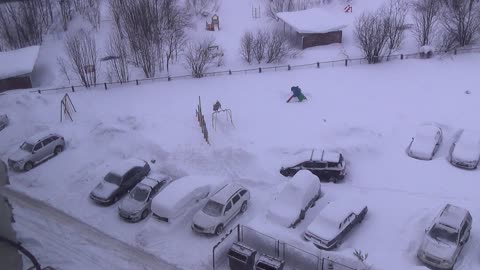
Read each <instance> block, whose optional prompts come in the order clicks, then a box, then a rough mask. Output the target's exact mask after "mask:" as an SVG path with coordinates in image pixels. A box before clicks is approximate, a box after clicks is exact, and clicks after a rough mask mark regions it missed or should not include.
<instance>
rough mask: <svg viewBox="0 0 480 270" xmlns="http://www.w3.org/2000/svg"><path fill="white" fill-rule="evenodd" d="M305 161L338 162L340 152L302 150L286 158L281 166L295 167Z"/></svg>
mask: <svg viewBox="0 0 480 270" xmlns="http://www.w3.org/2000/svg"><path fill="white" fill-rule="evenodd" d="M312 151H313V155H312ZM307 160H319V161H327V162H339V161H340V152H337V151H330V150H322V149H308V150H303V151H300V152H297V153H296V154H294V155H292V156H288V157H287V158H286V159H285V160H283V161H282V166H284V167H289V166H295V165H298V164H300V163H302V162H305V161H307Z"/></svg>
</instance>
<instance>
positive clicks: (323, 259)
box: [321, 258, 325, 270]
mask: <svg viewBox="0 0 480 270" xmlns="http://www.w3.org/2000/svg"><path fill="white" fill-rule="evenodd" d="M324 262H325V258H322V268H321V269H322V270H323V263H324Z"/></svg>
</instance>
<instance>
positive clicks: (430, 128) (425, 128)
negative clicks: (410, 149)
mask: <svg viewBox="0 0 480 270" xmlns="http://www.w3.org/2000/svg"><path fill="white" fill-rule="evenodd" d="M438 131H440V132H441V129H440V128H439V127H437V126H434V125H421V126H420V127H418V129H417V132H416V133H415V138H428V139H433V138H434V137H435V135H436V134H437V132H438Z"/></svg>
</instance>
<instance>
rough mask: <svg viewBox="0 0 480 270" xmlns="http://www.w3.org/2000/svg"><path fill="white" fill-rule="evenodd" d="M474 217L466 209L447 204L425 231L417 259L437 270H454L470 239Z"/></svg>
mask: <svg viewBox="0 0 480 270" xmlns="http://www.w3.org/2000/svg"><path fill="white" fill-rule="evenodd" d="M471 229H472V216H471V215H470V212H469V211H468V210H466V209H464V208H461V207H458V206H454V205H451V204H447V205H446V206H445V207H444V208H443V209H442V211H441V212H440V214H439V215H438V216H437V217H436V218H435V219H434V220H433V223H432V225H430V227H429V228H428V229H426V230H425V236H424V238H423V241H422V243H421V244H420V247H419V249H418V251H417V257H418V259H419V260H420V261H422V262H423V263H424V264H425V265H427V266H430V267H434V268H435V269H453V267H454V265H455V262H456V261H457V258H458V255H459V254H460V252H461V251H462V249H463V247H464V245H465V244H466V243H467V241H468V239H469V238H470V230H471Z"/></svg>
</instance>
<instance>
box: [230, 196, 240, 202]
mask: <svg viewBox="0 0 480 270" xmlns="http://www.w3.org/2000/svg"><path fill="white" fill-rule="evenodd" d="M238 200H240V195H238V194H237V195H235V196H234V197H233V199H232V201H233V204H236V203H237V202H238Z"/></svg>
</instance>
